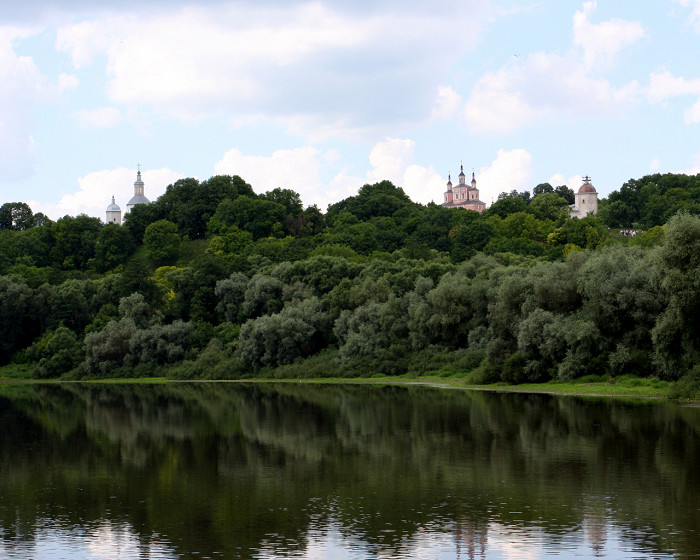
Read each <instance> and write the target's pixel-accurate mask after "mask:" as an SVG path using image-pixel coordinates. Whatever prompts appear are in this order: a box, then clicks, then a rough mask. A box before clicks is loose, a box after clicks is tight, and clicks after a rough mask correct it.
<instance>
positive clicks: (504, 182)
mask: <svg viewBox="0 0 700 560" xmlns="http://www.w3.org/2000/svg"><path fill="white" fill-rule="evenodd" d="M532 175H533V168H532V156H531V155H530V153H529V152H528V151H527V150H524V149H522V148H517V149H514V150H498V153H497V154H496V159H495V160H494V161H493V162H492V163H491V165H489V166H488V167H482V168H481V169H480V170H479V172H478V173H477V175H476V179H477V187H478V188H479V191H480V192H479V197H480V198H481V200H483V201H484V202H485V203H486V204H487V206H488V205H490V204H491V203H492V202H493V201H495V200H496V199H497V198H498V195H499V194H500V193H502V192H510V191H512V190H513V189H515V190H517V191H523V190H530V188H532V187H531V183H532Z"/></svg>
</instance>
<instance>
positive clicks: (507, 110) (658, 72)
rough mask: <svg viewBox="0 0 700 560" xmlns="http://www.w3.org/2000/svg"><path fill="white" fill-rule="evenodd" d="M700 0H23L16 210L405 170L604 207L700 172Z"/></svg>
mask: <svg viewBox="0 0 700 560" xmlns="http://www.w3.org/2000/svg"><path fill="white" fill-rule="evenodd" d="M699 54H700V0H639V1H637V2H630V1H629V0H608V1H602V0H601V1H600V2H595V1H575V0H529V1H528V0H522V1H520V0H458V1H451V0H432V1H431V2H425V1H423V0H420V1H416V0H372V1H368V0H354V1H352V2H350V1H348V0H343V1H341V0H319V1H297V0H284V1H282V0H242V1H232V2H222V1H217V0H210V1H199V2H187V1H182V0H141V1H136V0H119V1H117V0H61V1H60V2H56V1H55V0H32V2H27V1H26V0H24V1H19V0H5V1H3V2H2V3H1V4H0V204H3V203H5V202H26V203H27V204H29V206H30V207H31V208H32V210H33V211H34V212H35V213H36V212H43V213H45V214H46V215H48V216H49V217H50V218H52V219H57V218H59V217H62V216H64V215H71V216H75V215H78V214H80V213H86V214H88V215H91V216H96V217H99V218H101V219H103V220H104V219H105V209H106V207H107V205H108V204H109V203H110V202H111V197H112V196H114V197H115V200H116V202H117V204H119V205H120V206H121V207H122V210H125V205H126V202H127V201H128V200H129V199H130V198H131V196H132V195H133V193H134V188H133V183H134V181H135V179H136V170H137V165H139V164H140V165H141V170H142V176H143V181H144V183H145V194H146V196H147V197H148V198H150V199H151V200H155V199H156V198H158V196H160V195H161V194H163V192H165V189H166V187H167V185H168V184H171V183H173V182H175V181H176V180H178V179H180V178H184V177H196V178H197V179H199V180H206V179H208V178H209V177H211V176H213V175H221V174H226V175H240V176H241V177H242V178H243V179H245V180H246V181H247V182H248V183H250V184H251V185H252V186H253V189H254V190H255V191H256V192H258V193H263V192H265V191H268V190H271V189H274V188H276V187H282V188H289V189H293V190H295V191H296V192H298V193H299V194H300V195H301V198H302V201H303V203H304V205H305V206H309V205H312V204H316V205H318V206H319V208H321V209H322V210H324V211H325V210H326V208H327V206H328V204H331V203H333V202H337V201H339V200H342V199H343V198H346V197H348V196H352V195H354V194H356V193H357V191H358V189H359V188H360V187H361V186H362V185H364V184H366V183H374V182H377V181H381V180H384V179H388V180H390V181H392V182H393V183H394V184H395V185H397V186H399V187H401V188H403V189H404V191H405V192H406V193H407V194H408V195H409V196H410V197H411V198H412V199H413V200H414V201H416V202H420V203H422V204H427V203H429V202H430V201H435V202H438V203H440V202H442V200H443V193H444V191H445V184H446V182H447V178H448V175H449V174H451V176H452V179H453V181H454V180H455V179H456V177H457V175H458V174H459V171H460V166H461V165H463V166H464V171H465V173H466V174H467V176H468V177H469V174H470V173H472V172H473V173H475V176H476V179H477V183H478V187H479V189H480V191H481V196H480V198H481V200H483V201H484V202H486V203H487V205H488V204H491V203H492V202H493V201H494V200H496V199H497V197H498V194H499V193H501V192H504V191H508V192H509V191H511V190H513V189H516V190H520V191H522V190H531V189H532V188H533V187H535V186H536V185H537V184H539V183H543V182H549V183H551V184H552V185H554V186H558V185H562V184H566V185H568V186H569V187H571V188H573V189H578V187H579V186H580V185H581V183H582V180H581V178H582V176H584V175H590V176H591V178H592V181H591V182H592V183H593V185H595V187H596V189H597V190H598V192H599V196H600V197H605V196H607V195H608V194H609V193H610V192H612V191H614V190H618V189H619V188H620V187H621V186H622V185H623V184H624V182H625V181H627V180H629V179H632V178H640V177H643V176H644V175H648V174H650V173H657V172H658V173H667V172H672V173H689V174H697V173H700V64H698V55H699Z"/></svg>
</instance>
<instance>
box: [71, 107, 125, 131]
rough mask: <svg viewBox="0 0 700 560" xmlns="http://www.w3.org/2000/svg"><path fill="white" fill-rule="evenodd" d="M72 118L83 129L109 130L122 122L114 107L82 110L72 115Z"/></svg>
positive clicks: (117, 110)
mask: <svg viewBox="0 0 700 560" xmlns="http://www.w3.org/2000/svg"><path fill="white" fill-rule="evenodd" d="M73 117H74V118H75V119H76V120H77V121H78V122H79V123H80V126H81V127H83V128H110V127H112V126H115V125H117V124H119V123H120V122H121V121H122V115H121V113H120V112H119V109H117V108H116V107H102V108H100V109H82V110H80V111H76V112H75V113H73Z"/></svg>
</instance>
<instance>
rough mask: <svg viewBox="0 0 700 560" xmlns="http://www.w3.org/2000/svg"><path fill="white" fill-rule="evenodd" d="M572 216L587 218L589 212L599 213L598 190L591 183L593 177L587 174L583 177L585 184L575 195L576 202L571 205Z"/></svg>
mask: <svg viewBox="0 0 700 560" xmlns="http://www.w3.org/2000/svg"><path fill="white" fill-rule="evenodd" d="M569 208H570V209H571V217H572V218H585V217H586V216H588V215H589V214H592V215H594V216H595V215H596V214H597V213H598V191H596V190H595V187H594V186H593V185H591V178H590V177H589V176H588V175H586V176H585V177H584V178H583V185H581V187H580V188H579V190H578V192H577V193H576V194H575V195H574V204H573V205H571V206H570V207H569Z"/></svg>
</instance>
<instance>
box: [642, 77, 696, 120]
mask: <svg viewBox="0 0 700 560" xmlns="http://www.w3.org/2000/svg"><path fill="white" fill-rule="evenodd" d="M683 95H695V96H700V78H694V79H692V80H686V79H685V78H677V77H675V76H673V74H671V73H670V72H658V73H655V74H651V76H649V87H648V88H647V98H648V99H649V101H650V102H652V103H659V102H666V101H667V100H668V99H670V98H672V97H679V96H683ZM684 120H685V124H697V123H700V98H699V99H698V101H696V102H695V103H694V104H693V105H691V106H690V107H688V108H686V109H685V111H684Z"/></svg>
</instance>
